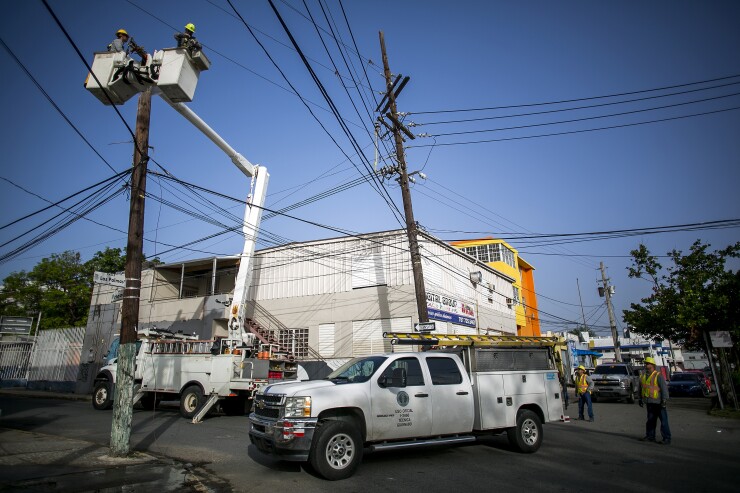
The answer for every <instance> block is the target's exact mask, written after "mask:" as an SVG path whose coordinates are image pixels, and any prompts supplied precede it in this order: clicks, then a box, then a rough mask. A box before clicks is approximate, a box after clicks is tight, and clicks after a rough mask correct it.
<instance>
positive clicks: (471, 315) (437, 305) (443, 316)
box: [427, 292, 476, 327]
mask: <svg viewBox="0 0 740 493" xmlns="http://www.w3.org/2000/svg"><path fill="white" fill-rule="evenodd" d="M427 314H428V315H429V318H430V319H432V320H439V321H441V322H449V323H452V324H456V325H465V326H467V327H475V326H476V323H475V310H474V309H473V307H472V306H470V305H468V304H467V303H463V302H462V301H460V300H456V299H454V298H451V297H449V296H442V295H439V294H436V293H430V292H427Z"/></svg>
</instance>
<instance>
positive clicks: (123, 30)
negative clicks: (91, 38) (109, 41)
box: [116, 29, 128, 36]
mask: <svg viewBox="0 0 740 493" xmlns="http://www.w3.org/2000/svg"><path fill="white" fill-rule="evenodd" d="M119 34H125V35H126V36H128V33H127V32H126V30H125V29H119V30H118V31H116V36H118V35H119Z"/></svg>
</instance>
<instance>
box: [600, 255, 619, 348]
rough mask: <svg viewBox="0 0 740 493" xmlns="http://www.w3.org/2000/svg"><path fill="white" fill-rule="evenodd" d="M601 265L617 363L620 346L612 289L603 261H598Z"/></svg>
mask: <svg viewBox="0 0 740 493" xmlns="http://www.w3.org/2000/svg"><path fill="white" fill-rule="evenodd" d="M600 266H601V281H602V282H603V285H604V297H605V298H606V310H607V311H608V312H609V325H611V328H612V338H613V339H614V359H616V360H617V362H618V363H621V362H622V348H621V347H620V344H619V334H617V321H616V319H615V318H614V307H613V306H612V290H611V286H610V285H609V279H607V277H606V269H605V268H604V262H600Z"/></svg>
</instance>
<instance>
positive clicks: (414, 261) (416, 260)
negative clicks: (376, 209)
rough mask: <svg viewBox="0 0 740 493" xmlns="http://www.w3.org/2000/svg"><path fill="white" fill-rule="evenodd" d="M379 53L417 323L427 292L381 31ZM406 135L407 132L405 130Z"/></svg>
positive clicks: (423, 314) (425, 319)
mask: <svg viewBox="0 0 740 493" xmlns="http://www.w3.org/2000/svg"><path fill="white" fill-rule="evenodd" d="M378 34H379V36H380V51H381V53H382V54H383V69H384V73H385V87H386V97H387V98H388V102H389V105H388V109H389V111H390V116H389V119H390V120H391V121H392V122H393V137H394V138H395V140H396V159H397V160H398V168H399V169H398V173H399V175H400V179H399V184H400V185H401V195H402V197H403V212H404V214H405V216H406V234H407V235H408V240H409V250H410V251H411V268H412V270H413V272H414V289H415V290H416V308H417V310H418V313H419V322H420V323H424V322H428V321H429V314H428V313H427V292H426V288H425V287H424V272H423V270H422V266H421V253H420V252H419V242H418V240H417V238H416V235H417V228H416V221H415V220H414V210H413V208H412V206H411V191H410V190H409V175H408V171H407V170H406V158H405V156H404V150H403V137H401V132H402V131H403V130H406V129H405V128H404V127H403V126H402V124H400V121H399V119H398V110H397V108H396V96H395V94H394V92H393V91H394V87H393V81H392V80H391V69H390V67H389V66H388V55H387V54H386V52H385V37H384V36H383V31H380V32H379V33H378ZM406 132H407V133H408V130H406Z"/></svg>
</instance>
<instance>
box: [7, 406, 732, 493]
mask: <svg viewBox="0 0 740 493" xmlns="http://www.w3.org/2000/svg"><path fill="white" fill-rule="evenodd" d="M707 407H708V401H707V400H704V399H692V398H685V399H672V400H671V402H670V404H669V419H670V422H671V429H672V432H673V444H672V445H670V446H663V445H658V444H650V443H643V442H640V441H638V438H640V437H641V436H642V435H643V434H644V421H645V411H644V410H643V409H640V408H639V407H638V406H637V404H633V405H630V404H624V403H618V402H598V403H595V404H594V411H595V414H596V421H595V422H594V423H588V422H583V421H573V422H570V423H559V422H558V423H550V424H547V425H546V426H545V430H544V436H545V437H544V443H543V446H542V448H541V449H540V450H539V451H538V452H537V453H536V454H533V455H524V454H519V453H516V452H514V451H512V450H511V449H510V447H509V445H508V442H507V440H506V437H505V436H496V437H490V438H485V439H483V440H481V441H479V442H478V443H475V444H467V445H460V446H451V447H436V448H426V449H416V450H405V451H402V452H378V453H374V454H370V453H367V454H366V455H365V458H364V460H363V463H362V465H361V466H360V468H359V470H358V472H357V474H356V475H355V476H353V477H352V478H349V479H347V480H344V481H339V482H334V483H329V482H327V481H324V480H322V479H320V478H318V477H316V476H315V475H313V474H312V473H311V472H309V471H307V470H306V469H305V468H303V467H301V465H299V464H296V463H288V462H278V461H274V460H272V459H270V458H267V457H265V456H262V455H261V454H260V453H259V452H258V451H257V450H256V449H255V448H254V447H253V446H252V445H250V444H249V438H248V420H247V418H246V417H226V416H213V417H210V418H208V419H207V420H206V421H204V422H203V423H201V424H197V425H194V424H191V423H190V422H189V421H188V420H185V419H183V418H181V417H180V415H179V414H178V412H177V410H176V408H174V407H170V408H166V409H160V410H157V411H142V410H139V411H135V414H134V421H133V428H132V435H131V444H132V447H133V448H134V449H136V450H140V451H148V452H152V453H155V454H161V455H165V456H168V457H172V458H174V459H178V460H182V461H184V462H189V463H192V464H195V465H199V466H201V468H202V469H203V470H207V471H208V472H210V473H211V474H213V475H214V476H215V477H217V478H218V480H219V481H218V483H216V484H221V485H222V486H220V488H223V489H224V490H227V489H228V488H227V487H226V486H225V484H226V482H228V484H230V485H231V489H232V490H233V491H280V492H281V493H282V492H301V493H308V492H313V491H317V492H319V491H320V492H324V491H327V490H329V489H331V490H332V491H337V492H342V491H353V492H355V491H447V492H455V491H492V490H494V489H496V490H501V491H507V492H508V491H514V492H518V491H527V492H532V491H568V492H577V491H584V492H586V491H587V492H589V493H593V492H595V491H618V490H619V491H625V490H626V491H638V490H645V491H650V492H677V491H692V492H699V491H736V490H735V488H736V486H733V484H736V482H737V478H738V476H739V475H740V420H730V419H723V418H716V417H712V416H708V415H707V414H706V408H707ZM0 409H2V417H0V427H1V428H10V429H16V430H25V431H31V432H34V433H40V434H48V435H55V436H61V437H66V438H73V439H81V440H86V441H89V442H92V443H96V444H100V445H103V446H105V445H107V444H108V441H109V434H110V423H111V416H112V414H111V412H110V411H107V412H106V411H95V410H94V409H93V408H92V406H91V404H90V403H89V402H76V401H63V400H53V399H29V398H23V397H8V396H2V397H0ZM568 411H569V413H570V414H571V415H572V416H575V415H577V412H576V411H575V409H574V407H573V406H571V407H570V408H569V410H568ZM0 439H2V435H0ZM1 455H2V444H1V443H0V456H1Z"/></svg>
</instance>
